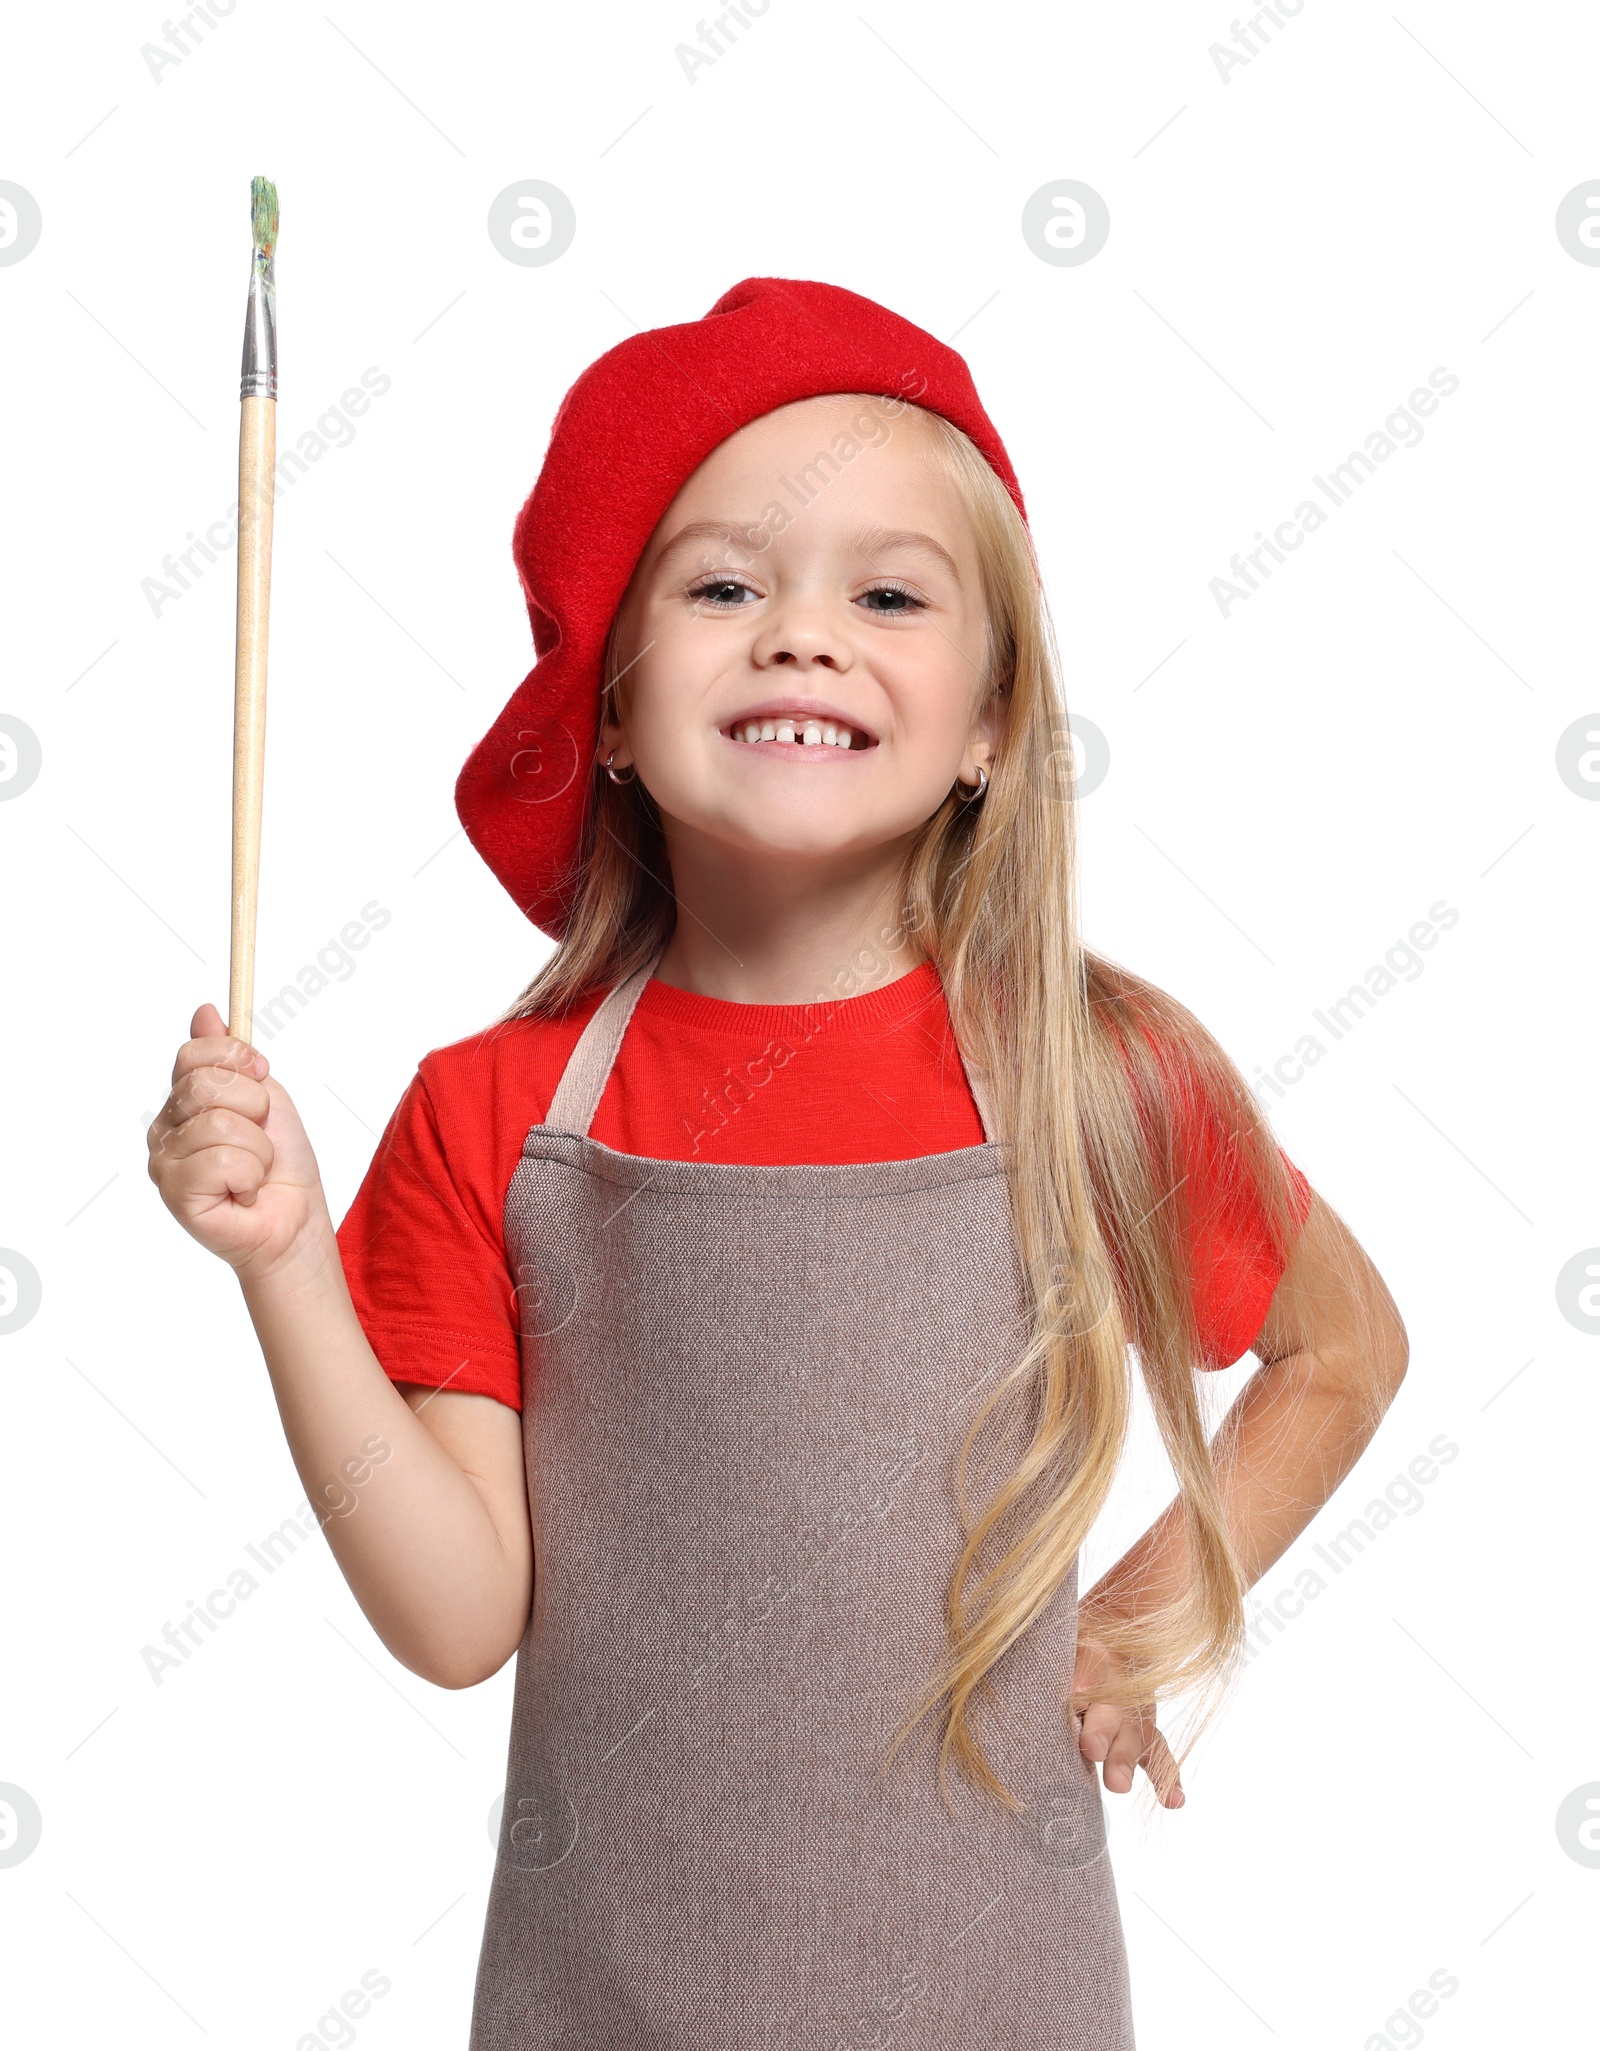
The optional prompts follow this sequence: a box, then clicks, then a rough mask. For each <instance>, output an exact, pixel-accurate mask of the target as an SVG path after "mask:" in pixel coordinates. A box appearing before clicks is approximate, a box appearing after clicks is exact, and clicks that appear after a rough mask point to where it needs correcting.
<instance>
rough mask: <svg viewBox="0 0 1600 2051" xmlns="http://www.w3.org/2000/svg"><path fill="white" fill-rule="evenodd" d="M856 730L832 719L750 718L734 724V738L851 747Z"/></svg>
mask: <svg viewBox="0 0 1600 2051" xmlns="http://www.w3.org/2000/svg"><path fill="white" fill-rule="evenodd" d="M852 732H853V730H852V729H851V728H850V727H848V726H840V725H838V724H837V723H836V722H835V721H834V720H831V719H805V720H794V719H747V720H746V721H745V722H744V724H743V725H742V726H735V727H734V729H733V737H734V739H735V740H741V741H793V740H798V741H799V742H800V743H801V744H802V745H803V746H805V747H808V748H815V747H817V746H818V745H819V744H820V745H821V746H822V747H825V748H848V747H850V746H851V745H852Z"/></svg>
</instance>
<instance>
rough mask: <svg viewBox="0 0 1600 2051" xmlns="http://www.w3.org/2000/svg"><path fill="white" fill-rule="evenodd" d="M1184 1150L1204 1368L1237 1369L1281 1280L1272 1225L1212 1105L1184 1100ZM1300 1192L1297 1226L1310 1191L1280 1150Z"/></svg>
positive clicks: (1296, 1205)
mask: <svg viewBox="0 0 1600 2051" xmlns="http://www.w3.org/2000/svg"><path fill="white" fill-rule="evenodd" d="M1179 1143H1180V1146H1181V1149H1182V1159H1183V1162H1184V1165H1185V1169H1186V1171H1187V1178H1188V1179H1187V1183H1186V1188H1185V1194H1186V1195H1187V1197H1188V1207H1187V1209H1188V1215H1189V1217H1190V1219H1191V1220H1192V1239H1191V1261H1192V1275H1193V1300H1194V1306H1195V1319H1196V1322H1197V1324H1198V1326H1199V1332H1200V1365H1201V1366H1202V1367H1204V1368H1208V1369H1216V1368H1224V1367H1231V1366H1232V1365H1233V1364H1234V1362H1235V1361H1237V1360H1239V1359H1240V1358H1241V1357H1242V1356H1243V1355H1244V1354H1246V1353H1248V1352H1249V1351H1250V1348H1251V1347H1252V1345H1253V1344H1254V1343H1255V1341H1256V1339H1257V1338H1258V1336H1259V1335H1260V1331H1261V1327H1262V1325H1263V1324H1264V1323H1265V1321H1266V1316H1267V1312H1268V1310H1269V1309H1270V1308H1271V1304H1272V1298H1273V1293H1274V1291H1275V1290H1276V1289H1277V1286H1278V1283H1279V1282H1280V1281H1281V1279H1282V1277H1283V1268H1284V1263H1283V1261H1282V1260H1281V1259H1280V1258H1279V1257H1278V1255H1277V1253H1276V1251H1275V1250H1274V1248H1273V1244H1272V1235H1271V1233H1270V1231H1269V1230H1268V1226H1267V1219H1266V1216H1265V1214H1264V1212H1263V1210H1262V1208H1261V1205H1260V1203H1259V1201H1258V1199H1257V1197H1256V1195H1255V1191H1254V1189H1253V1187H1252V1185H1251V1180H1250V1177H1249V1174H1248V1172H1247V1166H1246V1161H1245V1158H1244V1154H1243V1151H1242V1149H1241V1148H1240V1147H1239V1146H1238V1145H1237V1144H1236V1143H1235V1142H1234V1141H1233V1140H1232V1138H1231V1136H1230V1135H1229V1134H1228V1133H1227V1132H1226V1131H1225V1130H1224V1129H1223V1127H1222V1126H1221V1125H1220V1124H1219V1123H1218V1121H1217V1118H1216V1114H1215V1113H1214V1112H1213V1111H1212V1110H1211V1108H1210V1107H1209V1106H1208V1105H1204V1104H1202V1103H1201V1102H1200V1101H1199V1100H1198V1099H1197V1098H1195V1097H1194V1096H1192V1095H1190V1094H1189V1093H1187V1092H1185V1093H1184V1101H1183V1108H1182V1112H1181V1116H1180V1122H1179ZM1278 1151H1279V1154H1280V1157H1281V1158H1282V1161H1283V1164H1284V1166H1285V1168H1286V1169H1287V1170H1288V1174H1289V1179H1290V1182H1291V1184H1292V1186H1293V1191H1294V1208H1295V1218H1296V1222H1297V1225H1304V1223H1305V1221H1306V1216H1307V1214H1308V1213H1309V1211H1310V1209H1311V1197H1312V1189H1311V1184H1310V1183H1309V1182H1308V1181H1307V1180H1306V1178H1305V1176H1304V1175H1303V1174H1302V1173H1301V1171H1300V1169H1299V1168H1298V1167H1297V1166H1296V1165H1295V1163H1294V1162H1293V1161H1291V1160H1290V1158H1289V1156H1288V1155H1287V1154H1286V1153H1284V1152H1283V1149H1282V1148H1281V1147H1280V1148H1279V1150H1278Z"/></svg>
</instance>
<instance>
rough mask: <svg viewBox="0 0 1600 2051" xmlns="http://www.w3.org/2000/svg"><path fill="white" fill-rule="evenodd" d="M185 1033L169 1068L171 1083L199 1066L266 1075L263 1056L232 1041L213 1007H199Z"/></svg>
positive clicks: (243, 1041) (259, 1051) (255, 1048)
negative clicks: (187, 1036)
mask: <svg viewBox="0 0 1600 2051" xmlns="http://www.w3.org/2000/svg"><path fill="white" fill-rule="evenodd" d="M189 1032H190V1037H189V1038H188V1039H187V1040H185V1041H184V1043H183V1045H182V1046H181V1047H180V1048H179V1049H178V1056H177V1059H176V1060H175V1061H174V1062H173V1064H172V1080H173V1081H174V1082H177V1081H178V1080H179V1079H180V1078H181V1077H183V1076H185V1075H187V1074H188V1073H189V1072H190V1070H191V1069H195V1068H199V1067H202V1066H217V1067H226V1068H237V1069H238V1070H239V1071H240V1072H241V1073H242V1074H246V1075H265V1074H266V1072H267V1067H268V1062H267V1057H266V1055H265V1054H263V1053H262V1052H261V1050H260V1048H259V1047H252V1046H251V1045H250V1044H249V1042H248V1041H245V1040H236V1039H234V1038H233V1037H232V1035H231V1034H230V1033H229V1031H228V1028H227V1025H226V1023H225V1021H224V1020H223V1017H222V1014H221V1012H220V1011H218V1009H217V1007H216V1006H215V1005H214V1004H202V1005H200V1006H199V1008H198V1009H197V1010H196V1012H195V1014H194V1017H193V1019H192V1020H191V1021H190V1025H189Z"/></svg>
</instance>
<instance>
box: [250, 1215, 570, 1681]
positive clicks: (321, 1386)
mask: <svg viewBox="0 0 1600 2051" xmlns="http://www.w3.org/2000/svg"><path fill="white" fill-rule="evenodd" d="M240 1281H241V1286H242V1287H243V1291H244V1297H245V1303H246V1306H247V1308H248V1310H249V1312H250V1317H251V1321H252V1322H253V1324H254V1326H255V1329H256V1335H257V1337H258V1339H259V1340H260V1342H261V1350H262V1353H263V1355H264V1357H265V1359H266V1363H267V1371H268V1374H269V1375H270V1377H271V1380H272V1387H273V1393H274V1395H275V1396H276V1397H277V1402H278V1414H279V1416H280V1417H281V1418H282V1420H283V1428H284V1433H285V1436H286V1437H287V1439H288V1442H289V1450H290V1453H291V1455H292V1457H293V1459H294V1464H295V1467H296V1469H297V1470H298V1472H299V1475H300V1478H301V1480H302V1482H303V1483H304V1484H305V1488H306V1493H307V1496H308V1497H309V1498H310V1500H311V1502H312V1503H313V1504H314V1505H315V1506H316V1507H317V1512H318V1516H319V1518H321V1519H322V1520H323V1522H322V1530H323V1536H324V1537H325V1538H326V1539H327V1541H328V1544H329V1546H330V1547H331V1548H332V1551H333V1554H334V1557H335V1559H336V1560H337V1561H338V1563H339V1568H340V1571H341V1572H342V1573H343V1575H344V1577H345V1579H346V1581H347V1582H348V1583H349V1584H350V1588H351V1592H352V1593H353V1594H354V1596H355V1598H356V1601H357V1602H358V1603H359V1604H360V1605H361V1608H362V1610H363V1611H364V1612H365V1614H366V1617H367V1620H368V1621H369V1622H370V1623H371V1625H372V1627H373V1629H374V1630H375V1631H376V1632H377V1634H378V1636H379V1637H380V1638H381V1639H382V1640H383V1642H384V1644H385V1645H386V1646H388V1648H389V1650H390V1651H391V1652H392V1653H393V1654H394V1656H395V1658H396V1659H398V1660H399V1661H401V1663H402V1664H403V1665H405V1666H408V1667H410V1668H411V1669H412V1671H413V1672H414V1673H418V1674H421V1675H422V1676H423V1677H424V1678H425V1679H427V1680H430V1681H433V1682H435V1683H436V1684H437V1685H439V1686H441V1687H465V1686H469V1685H470V1684H471V1683H472V1682H474V1681H477V1680H481V1679H483V1678H484V1677H485V1676H486V1675H488V1674H490V1673H493V1672H494V1671H495V1670H496V1669H497V1668H498V1667H500V1666H501V1665H503V1664H504V1663H505V1661H506V1660H507V1659H508V1658H509V1657H510V1656H511V1654H512V1652H513V1651H514V1650H515V1649H516V1646H517V1644H518V1642H519V1641H520V1639H521V1637H522V1634H523V1631H524V1629H525V1627H526V1624H527V1616H528V1600H529V1595H530V1593H531V1589H530V1583H529V1578H528V1575H527V1572H526V1570H525V1568H524V1567H523V1566H522V1565H521V1564H520V1562H519V1559H518V1557H517V1555H516V1554H515V1553H514V1552H513V1551H511V1550H508V1548H507V1546H506V1545H505V1544H504V1543H503V1542H502V1539H501V1537H500V1534H499V1533H498V1531H497V1530H496V1527H495V1524H494V1521H493V1518H492V1517H491V1515H490V1512H489V1508H488V1506H487V1504H486V1502H485V1500H484V1498H483V1496H482V1495H480V1493H479V1491H478V1489H477V1487H476V1486H475V1485H474V1483H473V1482H472V1480H471V1479H470V1478H469V1476H468V1475H467V1474H466V1473H464V1472H463V1470H462V1468H461V1467H459V1466H458V1465H457V1464H456V1462H455V1460H453V1459H452V1458H451V1456H450V1454H449V1453H448V1452H446V1451H445V1449H444V1448H443V1447H442V1446H441V1445H440V1444H439V1443H438V1442H437V1441H436V1440H435V1438H434V1437H433V1435H432V1433H431V1432H430V1431H429V1430H428V1428H427V1426H426V1425H425V1424H423V1423H422V1422H421V1420H420V1419H419V1418H418V1417H417V1415H416V1413H415V1412H414V1411H413V1410H412V1409H411V1407H410V1405H409V1404H408V1403H407V1402H406V1400H405V1398H404V1397H403V1396H402V1395H401V1394H400V1392H399V1390H398V1389H397V1388H396V1387H395V1384H394V1383H393V1382H392V1381H391V1380H390V1378H389V1376H388V1375H387V1374H386V1373H385V1372H384V1369H383V1366H382V1364H381V1363H380V1361H379V1360H378V1357H377V1355H376V1354H375V1353H374V1352H373V1350H372V1348H371V1346H370V1344H369V1343H368V1341H367V1337H366V1334H365V1333H364V1332H363V1331H362V1329H361V1324H360V1321H359V1319H358V1318H357V1316H356V1313H355V1306H354V1305H353V1304H352V1303H351V1301H350V1292H349V1289H348V1287H347V1285H346V1282H345V1278H344V1270H343V1268H342V1266H341V1264H340V1261H339V1251H338V1244H337V1241H336V1240H335V1238H334V1236H333V1230H332V1226H331V1222H330V1224H329V1225H328V1227H327V1229H326V1231H325V1232H322V1233H319V1234H318V1235H317V1236H316V1240H315V1243H314V1244H313V1245H312V1246H311V1247H309V1248H308V1249H307V1250H306V1251H305V1253H304V1254H303V1255H302V1256H300V1257H298V1258H297V1259H296V1261H295V1262H294V1263H293V1265H292V1266H291V1267H290V1268H289V1269H288V1270H287V1271H280V1272H279V1273H277V1274H272V1275H265V1276H259V1277H253V1276H249V1275H244V1274H241V1277H240ZM364 1448H365V1450H363V1449H364ZM358 1476H359V1477H360V1479H357V1478H356V1477H358Z"/></svg>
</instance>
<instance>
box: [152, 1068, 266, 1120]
mask: <svg viewBox="0 0 1600 2051" xmlns="http://www.w3.org/2000/svg"><path fill="white" fill-rule="evenodd" d="M218 1105H220V1106H222V1107H223V1108H224V1109H226V1110H229V1111H237V1112H239V1113H240V1114H241V1115H242V1116H243V1117H245V1118H252V1119H254V1120H255V1122H256V1123H257V1124H258V1125H259V1124H260V1123H261V1122H262V1121H263V1120H264V1119H265V1118H266V1116H267V1113H268V1112H269V1111H270V1110H271V1108H272V1093H271V1091H270V1090H269V1089H268V1088H267V1084H266V1079H265V1078H264V1077H262V1076H257V1075H245V1074H242V1073H241V1072H240V1070H238V1069H237V1068H234V1067H231V1066H227V1065H224V1064H220V1063H210V1062H208V1063H205V1064H203V1065H202V1066H201V1067H198V1068H192V1069H190V1071H189V1073H188V1074H187V1075H186V1076H184V1077H182V1078H181V1080H180V1081H178V1082H177V1083H176V1084H174V1086H173V1089H172V1093H171V1095H170V1096H169V1097H168V1098H167V1101H166V1105H165V1110H166V1114H167V1121H168V1123H169V1124H170V1125H182V1124H183V1123H184V1121H185V1120H186V1119H189V1118H193V1117H196V1116H197V1115H198V1114H199V1113H200V1112H202V1111H209V1110H211V1109H213V1107H215V1106H218Z"/></svg>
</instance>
